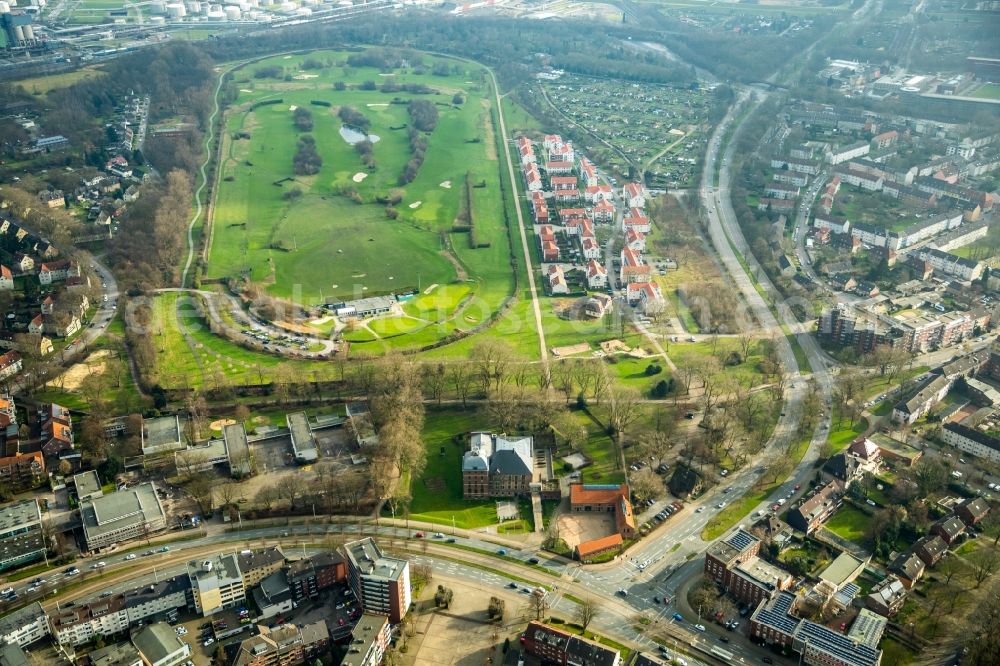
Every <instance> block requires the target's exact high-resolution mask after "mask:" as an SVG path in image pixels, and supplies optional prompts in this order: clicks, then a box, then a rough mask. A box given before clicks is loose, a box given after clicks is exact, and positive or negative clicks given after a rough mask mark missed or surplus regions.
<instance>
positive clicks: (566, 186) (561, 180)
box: [549, 176, 580, 197]
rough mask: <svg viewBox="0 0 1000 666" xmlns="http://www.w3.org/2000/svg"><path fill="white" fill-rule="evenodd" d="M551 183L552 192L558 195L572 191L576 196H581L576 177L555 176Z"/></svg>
mask: <svg viewBox="0 0 1000 666" xmlns="http://www.w3.org/2000/svg"><path fill="white" fill-rule="evenodd" d="M549 182H550V183H552V190H553V191H554V192H556V193H557V194H558V193H559V192H570V191H572V192H573V194H574V195H575V196H577V197H578V196H580V192H579V189H578V188H577V183H576V176H553V177H552V178H551V179H550V181H549Z"/></svg>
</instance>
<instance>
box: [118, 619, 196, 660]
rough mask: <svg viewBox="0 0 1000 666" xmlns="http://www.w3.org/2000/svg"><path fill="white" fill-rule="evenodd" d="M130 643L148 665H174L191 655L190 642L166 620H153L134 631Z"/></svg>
mask: <svg viewBox="0 0 1000 666" xmlns="http://www.w3.org/2000/svg"><path fill="white" fill-rule="evenodd" d="M132 644H133V645H135V648H136V649H137V650H138V651H139V654H141V655H142V659H143V662H145V663H146V664H148V666H176V665H177V664H182V663H184V662H186V661H187V660H188V658H189V657H190V656H191V644H190V643H188V642H187V641H183V640H181V637H180V636H178V635H177V632H175V631H174V629H173V627H171V626H170V625H169V624H167V623H166V622H154V623H153V624H151V625H148V626H145V627H143V628H142V629H140V630H139V631H137V632H135V633H134V634H133V635H132Z"/></svg>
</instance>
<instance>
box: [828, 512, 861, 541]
mask: <svg viewBox="0 0 1000 666" xmlns="http://www.w3.org/2000/svg"><path fill="white" fill-rule="evenodd" d="M869 522H871V516H869V515H868V514H866V513H865V512H864V511H861V510H860V509H856V508H854V507H853V506H851V505H850V504H845V505H844V506H842V507H840V509H838V510H837V513H835V514H833V517H832V518H830V520H828V521H827V522H826V525H825V527H826V529H828V530H830V531H831V532H833V533H834V534H836V535H837V536H839V537H840V538H842V539H847V540H848V541H853V542H854V543H857V544H859V545H860V544H863V543H864V539H865V528H866V527H867V526H868V523H869Z"/></svg>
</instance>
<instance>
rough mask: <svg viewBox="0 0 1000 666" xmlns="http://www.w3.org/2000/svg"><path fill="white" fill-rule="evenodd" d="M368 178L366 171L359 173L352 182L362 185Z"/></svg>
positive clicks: (352, 178) (353, 177)
mask: <svg viewBox="0 0 1000 666" xmlns="http://www.w3.org/2000/svg"><path fill="white" fill-rule="evenodd" d="M367 177H368V174H366V173H365V172H364V171H359V172H357V173H356V174H354V175H353V176H352V177H351V180H353V181H354V182H355V183H360V182H361V181H363V180H364V179H365V178H367Z"/></svg>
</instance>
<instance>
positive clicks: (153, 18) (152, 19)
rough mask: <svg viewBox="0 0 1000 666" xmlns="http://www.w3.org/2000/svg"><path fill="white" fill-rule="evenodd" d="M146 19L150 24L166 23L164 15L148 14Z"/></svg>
mask: <svg viewBox="0 0 1000 666" xmlns="http://www.w3.org/2000/svg"><path fill="white" fill-rule="evenodd" d="M146 20H147V21H149V24H150V25H166V23H167V18H166V17H165V16H150V17H149V18H147V19H146Z"/></svg>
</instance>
